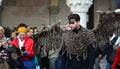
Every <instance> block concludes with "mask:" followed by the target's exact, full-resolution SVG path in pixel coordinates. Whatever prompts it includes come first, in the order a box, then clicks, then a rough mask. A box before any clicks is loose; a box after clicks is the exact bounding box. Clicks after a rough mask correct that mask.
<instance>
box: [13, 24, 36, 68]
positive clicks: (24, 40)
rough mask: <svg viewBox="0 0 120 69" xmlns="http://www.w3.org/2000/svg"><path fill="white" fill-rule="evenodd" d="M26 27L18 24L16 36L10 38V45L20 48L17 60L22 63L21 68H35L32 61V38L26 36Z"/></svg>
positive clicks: (33, 54)
mask: <svg viewBox="0 0 120 69" xmlns="http://www.w3.org/2000/svg"><path fill="white" fill-rule="evenodd" d="M27 32H28V30H27V28H26V27H24V26H19V27H18V28H17V33H18V36H17V37H16V38H15V39H13V40H12V46H14V47H16V48H19V49H20V55H19V56H18V61H19V62H20V63H21V64H22V69H35V63H34V56H35V53H34V50H33V45H34V40H33V39H31V38H29V37H28V36H27Z"/></svg>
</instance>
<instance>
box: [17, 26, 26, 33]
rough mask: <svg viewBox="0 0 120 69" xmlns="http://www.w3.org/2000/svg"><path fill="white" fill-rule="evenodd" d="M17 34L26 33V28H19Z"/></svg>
mask: <svg viewBox="0 0 120 69" xmlns="http://www.w3.org/2000/svg"><path fill="white" fill-rule="evenodd" d="M17 32H18V33H21V32H23V33H27V32H28V30H27V28H25V27H19V28H18V30H17Z"/></svg>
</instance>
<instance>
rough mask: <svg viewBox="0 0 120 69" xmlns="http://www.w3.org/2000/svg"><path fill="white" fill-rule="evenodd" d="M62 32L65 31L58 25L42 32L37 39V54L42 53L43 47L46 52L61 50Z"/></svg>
mask: <svg viewBox="0 0 120 69" xmlns="http://www.w3.org/2000/svg"><path fill="white" fill-rule="evenodd" d="M62 32H63V30H62V29H61V28H60V26H58V25H53V26H51V27H47V28H46V29H44V30H42V31H41V32H40V33H39V34H38V36H37V37H36V38H37V40H36V42H35V46H36V53H39V52H40V48H41V47H43V49H44V50H45V51H49V50H51V49H53V50H56V49H59V48H60V44H61V42H62Z"/></svg>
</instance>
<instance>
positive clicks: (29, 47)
mask: <svg viewBox="0 0 120 69" xmlns="http://www.w3.org/2000/svg"><path fill="white" fill-rule="evenodd" d="M18 42H19V41H18V38H15V39H14V40H13V41H12V46H15V47H17V48H19V43H18ZM33 45H34V41H33V39H31V38H29V37H26V39H25V42H24V46H25V49H26V51H27V53H28V56H24V57H23V58H22V57H20V59H19V60H20V61H21V60H22V59H23V60H29V59H32V58H33V57H34V55H35V53H34V50H33Z"/></svg>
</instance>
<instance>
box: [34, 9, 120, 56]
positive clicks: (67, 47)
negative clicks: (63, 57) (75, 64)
mask: <svg viewBox="0 0 120 69" xmlns="http://www.w3.org/2000/svg"><path fill="white" fill-rule="evenodd" d="M119 30H120V13H119V12H112V11H107V12H101V13H99V21H98V24H97V26H96V27H95V28H94V29H92V30H88V29H85V28H83V27H82V26H80V28H79V30H77V35H76V33H73V31H69V32H68V31H65V30H63V29H62V28H61V27H60V26H58V25H56V24H55V25H53V26H51V27H50V28H47V29H44V30H43V31H42V32H41V33H40V34H39V35H38V37H37V42H36V49H37V50H36V52H37V54H39V52H40V46H44V50H46V51H49V50H51V49H54V50H60V49H61V50H62V51H63V52H64V51H66V52H67V53H70V54H74V55H76V56H81V55H83V57H84V58H86V57H87V56H86V55H87V49H88V46H90V44H94V43H97V46H99V47H102V46H103V45H104V44H106V43H107V42H109V39H110V36H111V35H112V34H113V33H115V34H116V35H119V34H120V31H119ZM63 35H64V36H65V37H64V36H63ZM68 38H69V39H68ZM93 46H95V45H93Z"/></svg>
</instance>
